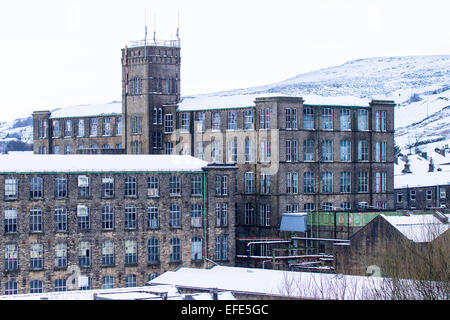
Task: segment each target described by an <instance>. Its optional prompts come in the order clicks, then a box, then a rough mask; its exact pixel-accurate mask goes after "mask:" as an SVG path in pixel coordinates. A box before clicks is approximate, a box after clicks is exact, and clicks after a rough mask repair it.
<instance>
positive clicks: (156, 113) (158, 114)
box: [153, 108, 163, 125]
mask: <svg viewBox="0 0 450 320" xmlns="http://www.w3.org/2000/svg"><path fill="white" fill-rule="evenodd" d="M162 114H163V112H162V108H153V124H155V125H162V124H163V120H162V119H163V116H162Z"/></svg>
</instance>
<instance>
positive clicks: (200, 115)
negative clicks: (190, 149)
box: [194, 112, 205, 132]
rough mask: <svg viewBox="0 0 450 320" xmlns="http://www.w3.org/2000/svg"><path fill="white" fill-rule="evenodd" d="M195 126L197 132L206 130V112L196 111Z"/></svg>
mask: <svg viewBox="0 0 450 320" xmlns="http://www.w3.org/2000/svg"><path fill="white" fill-rule="evenodd" d="M194 127H195V131H196V132H205V113H204V112H196V113H195V121H194Z"/></svg>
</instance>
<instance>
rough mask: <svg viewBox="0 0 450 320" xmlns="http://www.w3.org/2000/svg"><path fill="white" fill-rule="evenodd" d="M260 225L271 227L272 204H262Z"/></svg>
mask: <svg viewBox="0 0 450 320" xmlns="http://www.w3.org/2000/svg"><path fill="white" fill-rule="evenodd" d="M259 225H260V226H264V227H270V204H260V206H259Z"/></svg>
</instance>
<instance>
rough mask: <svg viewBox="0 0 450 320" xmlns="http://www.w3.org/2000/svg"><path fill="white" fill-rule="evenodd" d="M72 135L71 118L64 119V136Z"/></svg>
mask: <svg viewBox="0 0 450 320" xmlns="http://www.w3.org/2000/svg"><path fill="white" fill-rule="evenodd" d="M71 136H72V120H70V119H67V120H65V121H64V137H71Z"/></svg>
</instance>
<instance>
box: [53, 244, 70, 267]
mask: <svg viewBox="0 0 450 320" xmlns="http://www.w3.org/2000/svg"><path fill="white" fill-rule="evenodd" d="M65 267H67V245H66V244H65V243H57V244H56V246H55V268H65Z"/></svg>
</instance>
